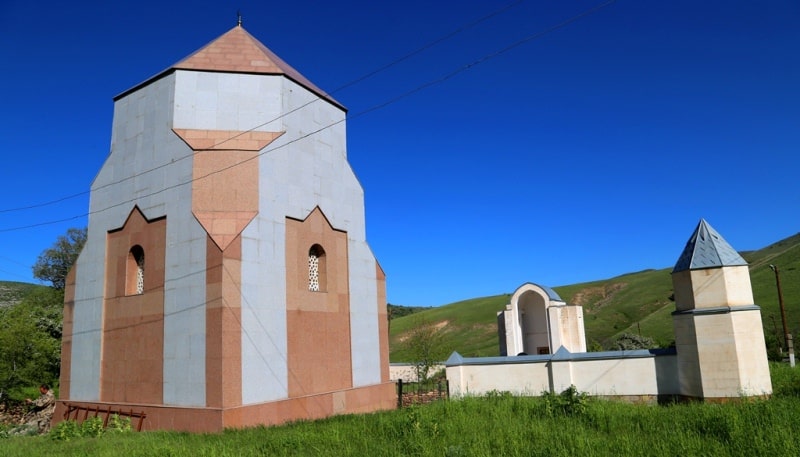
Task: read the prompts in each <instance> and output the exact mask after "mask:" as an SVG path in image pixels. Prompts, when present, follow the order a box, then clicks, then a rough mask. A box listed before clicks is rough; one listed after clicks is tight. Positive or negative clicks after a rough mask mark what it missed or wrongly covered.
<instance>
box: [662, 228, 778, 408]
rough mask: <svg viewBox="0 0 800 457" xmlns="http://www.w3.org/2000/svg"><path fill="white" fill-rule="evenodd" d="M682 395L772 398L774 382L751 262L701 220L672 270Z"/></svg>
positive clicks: (673, 314) (674, 316)
mask: <svg viewBox="0 0 800 457" xmlns="http://www.w3.org/2000/svg"><path fill="white" fill-rule="evenodd" d="M672 284H673V287H674V290H675V307H676V310H675V312H673V313H672V316H673V324H674V328H675V344H676V350H677V353H678V382H679V385H680V393H681V395H683V396H685V397H689V398H704V399H711V400H713V399H724V398H728V397H739V396H753V395H769V394H771V393H772V384H771V379H770V374H769V366H768V363H767V350H766V345H765V343H764V330H763V327H762V324H761V308H760V307H758V306H756V305H755V304H753V291H752V288H751V285H750V272H749V268H748V265H747V262H746V261H745V260H744V259H743V258H742V256H740V255H739V253H738V252H736V250H735V249H733V248H732V247H731V246H730V245H729V244H728V243H727V242H726V241H725V240H724V239H723V238H722V236H720V234H719V233H717V232H716V231H715V230H714V229H713V228H712V227H711V226H710V225H709V224H708V223H707V222H706V221H705V220H701V221H700V223H699V224H698V225H697V228H696V229H695V231H694V233H693V234H692V236H691V238H689V241H688V242H687V243H686V247H685V248H684V250H683V253H682V254H681V256H680V258H679V259H678V263H677V264H676V265H675V268H674V269H673V271H672Z"/></svg>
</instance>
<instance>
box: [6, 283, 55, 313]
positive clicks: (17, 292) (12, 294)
mask: <svg viewBox="0 0 800 457" xmlns="http://www.w3.org/2000/svg"><path fill="white" fill-rule="evenodd" d="M37 287H44V286H40V285H36V284H29V283H26V282H13V281H0V308H2V307H4V306H10V305H16V304H17V303H19V302H20V301H21V300H22V298H23V297H24V296H26V295H28V293H30V292H31V291H32V290H34V289H36V288H37Z"/></svg>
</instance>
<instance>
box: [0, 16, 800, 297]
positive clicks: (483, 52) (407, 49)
mask: <svg viewBox="0 0 800 457" xmlns="http://www.w3.org/2000/svg"><path fill="white" fill-rule="evenodd" d="M317 3H318V2H312V1H305V0H297V1H293V2H263V1H255V0H241V1H240V2H238V3H233V2H211V1H204V0H198V1H194V2H185V3H183V4H181V3H178V2H170V1H159V2H155V1H150V0H144V1H137V2H128V1H115V2H99V1H89V2H79V3H74V2H73V3H64V2H55V1H51V2H48V1H25V2H23V1H16V0H11V1H9V0H4V1H3V2H2V3H0V30H2V31H3V32H2V33H3V36H4V39H3V40H0V66H1V67H0V75H2V76H0V78H1V79H0V81H1V82H2V83H1V84H0V100H2V104H0V106H2V108H0V110H2V111H0V112H2V118H3V122H2V123H0V134H2V138H3V143H4V146H5V147H4V152H3V155H2V156H3V163H4V166H3V167H2V168H0V177H2V181H3V185H4V187H3V189H4V192H2V193H0V243H1V244H2V246H3V251H2V253H1V254H0V280H10V281H25V282H35V280H34V279H33V278H32V276H31V273H30V266H31V265H32V264H33V262H35V260H36V257H37V256H38V254H39V253H40V252H41V251H42V250H44V249H46V248H47V247H48V246H50V245H51V244H52V242H53V241H54V240H55V238H56V237H57V236H58V235H60V234H62V233H64V232H65V231H66V229H67V228H68V227H72V226H84V225H85V224H86V217H85V214H86V212H87V210H88V193H86V192H87V191H88V189H89V186H90V184H91V181H92V179H93V178H94V176H95V174H96V173H97V171H98V170H99V168H100V167H101V165H102V163H103V161H104V160H105V158H106V156H107V154H108V151H109V146H110V135H111V131H110V127H111V121H112V109H113V104H112V97H114V96H115V95H117V94H119V93H120V92H122V91H124V90H126V89H128V88H130V87H132V86H134V85H136V84H138V83H139V82H141V81H144V80H145V79H147V78H149V77H150V76H152V75H154V74H156V73H158V72H159V71H161V70H163V69H164V68H167V67H169V66H170V65H172V64H174V63H176V62H177V61H179V60H181V59H182V58H184V57H185V56H187V55H189V54H190V53H192V52H193V51H195V50H196V49H198V48H200V47H202V46H203V45H205V44H206V43H208V42H209V41H211V40H213V39H215V38H216V37H218V36H219V35H221V34H222V33H224V32H226V31H227V30H228V29H230V28H231V27H233V26H234V25H235V24H236V11H237V9H240V10H241V12H242V15H243V20H244V27H245V28H246V29H247V30H248V31H249V32H250V33H251V34H252V35H253V36H255V37H256V38H257V39H259V40H260V41H261V42H263V43H264V44H265V45H266V46H267V47H269V48H270V49H272V51H274V52H275V53H276V54H278V55H279V56H281V57H282V58H283V59H284V60H286V61H287V62H288V63H289V64H290V65H292V66H293V67H295V68H296V69H297V70H299V71H300V72H301V73H302V74H303V75H305V76H306V77H307V78H308V79H310V80H311V81H313V82H314V83H315V84H316V85H317V86H319V87H321V88H322V89H323V90H327V91H329V92H333V91H336V89H338V88H340V87H341V86H343V85H345V84H347V83H349V82H351V81H354V80H356V79H358V78H360V77H362V76H364V75H367V74H369V73H370V72H371V71H373V70H376V69H378V68H381V67H384V66H386V65H388V64H390V63H393V62H395V61H397V60H398V59H400V58H401V57H403V56H406V55H408V54H409V53H411V52H414V51H416V50H419V49H421V48H423V47H425V46H426V45H428V44H430V43H433V42H435V41H436V40H439V39H441V38H443V37H446V36H448V35H451V34H452V35H451V36H450V37H449V38H448V39H446V40H444V41H441V42H439V43H438V44H436V45H434V46H431V47H428V48H427V49H425V50H424V51H422V52H420V53H418V54H415V55H413V56H412V57H410V58H408V59H406V60H403V61H401V62H398V63H397V64H396V65H393V66H391V67H390V68H388V69H386V70H385V71H382V72H380V73H378V74H376V75H374V76H373V77H371V78H369V79H366V80H364V81H361V82H358V83H356V84H353V85H352V86H349V87H347V88H345V89H343V90H340V91H336V92H335V93H334V94H333V95H334V97H335V98H336V99H337V100H338V101H340V102H341V103H343V104H344V105H345V106H347V107H348V109H349V116H350V120H349V122H348V125H347V129H348V156H349V159H350V163H351V165H352V167H353V169H354V171H355V173H356V175H357V176H358V177H359V179H360V181H361V183H362V185H363V187H364V190H365V199H366V215H367V237H368V240H369V243H370V245H371V247H372V249H373V251H374V253H375V255H376V256H377V258H378V260H379V261H380V263H381V265H382V266H383V268H384V270H385V271H386V273H387V276H388V282H387V288H388V299H389V301H390V302H391V303H395V304H403V305H419V306H431V305H442V304H446V303H450V302H454V301H458V300H462V299H468V298H474V297H479V296H487V295H495V294H500V293H507V292H511V291H513V290H514V289H515V288H516V287H517V286H519V285H520V284H522V283H524V282H527V281H530V282H535V283H538V284H542V285H547V286H552V287H556V286H560V285H566V284H573V283H577V282H584V281H591V280H596V279H603V278H608V277H612V276H616V275H619V274H623V273H628V272H632V271H638V270H642V269H646V268H664V267H668V266H672V265H673V264H674V263H675V261H676V260H677V258H678V256H679V254H680V253H681V251H682V249H683V246H684V244H685V242H686V240H687V239H688V237H689V236H690V235H691V232H692V230H693V229H694V228H695V226H696V224H697V222H698V220H699V219H700V218H701V217H702V218H705V219H706V220H708V222H709V223H710V224H711V225H712V226H713V227H714V228H715V229H716V230H717V231H719V232H720V233H721V234H722V235H723V236H724V237H725V238H726V239H727V240H728V242H730V243H731V245H733V246H734V247H735V248H737V249H739V250H751V249H758V248H762V247H764V246H766V245H768V244H770V243H772V242H774V241H777V240H779V239H782V238H785V237H788V236H791V235H793V234H795V233H797V232H798V231H800V211H799V209H800V186H798V165H800V52H798V50H800V27H798V24H800V4H798V3H797V2H796V1H789V0H786V1H777V0H775V1H764V2H750V1H746V2H745V1H704V2H696V1H672V2H663V1H625V0H621V1H616V2H613V3H611V4H608V5H607V6H603V7H601V8H599V9H597V10H595V11H594V12H592V13H590V14H587V15H585V16H583V17H581V18H579V19H577V20H575V21H573V22H570V23H568V24H566V25H563V26H561V27H556V28H555V30H552V31H549V32H548V33H545V34H542V35H540V36H537V34H539V33H541V32H546V31H548V30H550V29H551V28H553V27H554V26H557V25H558V24H561V23H562V22H564V21H566V20H568V19H570V18H572V17H575V16H577V15H580V14H581V13H584V12H586V11H588V10H591V9H592V8H595V7H597V6H598V5H602V4H603V2H601V1H598V2H591V1H567V2H565V1H514V0H504V1H493V0H492V1H490V0H485V1H462V2H429V1H425V2H423V1H417V0H405V1H403V2H375V1H341V2H326V4H324V5H322V6H320V5H318V4H317ZM492 13H497V14H495V15H493V16H492V17H491V18H488V19H485V20H483V21H480V22H478V23H477V24H475V22H476V21H479V20H480V19H481V18H485V17H486V16H488V15H491V14H492ZM470 24H472V25H470ZM453 32H457V33H453ZM531 37H535V38H531ZM529 38H530V39H529ZM515 44H517V45H516V46H513V45H515ZM509 47H511V48H510V49H508V50H507V51H505V52H502V53H499V54H498V51H501V50H503V49H507V48H509ZM473 63H477V64H476V65H470V64H473ZM459 69H462V71H460V72H458V73H457V74H455V75H454V76H452V77H450V78H448V79H446V80H444V81H442V82H440V83H436V84H432V85H429V86H426V85H427V84H428V83H431V82H435V81H438V80H440V79H442V78H443V77H444V76H446V75H450V74H452V73H453V72H455V71H457V70H459ZM423 86H424V88H423V89H421V90H419V91H416V92H414V93H413V94H411V95H409V96H407V97H404V98H401V99H400V100H398V101H395V102H393V103H390V104H388V105H387V106H385V107H383V108H381V109H379V110H375V111H369V112H366V113H365V111H368V110H369V109H370V108H372V107H374V106H378V105H381V104H383V103H385V102H388V101H391V100H394V99H396V98H397V97H398V96H401V95H402V94H405V93H407V92H409V91H413V90H414V89H417V88H420V87H423ZM75 194H79V195H78V196H77V197H74V198H68V199H65V200H64V201H61V202H59V203H55V204H51V205H46V206H38V207H36V208H31V209H27V210H18V208H20V207H26V206H33V205H40V204H42V203H44V202H49V201H52V200H56V199H59V198H62V197H68V196H71V195H75ZM60 220H63V221H62V222H57V223H51V222H53V221H60ZM39 224H44V225H39ZM28 226H33V227H28ZM21 227H28V228H21Z"/></svg>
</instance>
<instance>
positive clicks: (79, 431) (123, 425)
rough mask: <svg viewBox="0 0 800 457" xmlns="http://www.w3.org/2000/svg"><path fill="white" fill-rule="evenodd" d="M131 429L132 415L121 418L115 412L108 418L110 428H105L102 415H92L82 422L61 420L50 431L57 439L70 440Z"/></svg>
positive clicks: (51, 435)
mask: <svg viewBox="0 0 800 457" xmlns="http://www.w3.org/2000/svg"><path fill="white" fill-rule="evenodd" d="M130 431H131V419H130V417H124V418H121V417H120V416H119V415H118V414H114V415H113V416H111V417H110V418H109V419H108V428H107V429H104V428H103V418H102V417H99V416H98V417H90V418H88V419H86V420H84V421H83V422H81V423H80V424H79V423H78V422H76V421H74V420H67V421H61V422H59V423H58V425H56V427H55V428H54V429H53V430H52V431H50V437H51V438H52V439H54V440H56V441H69V440H71V439H75V438H96V437H100V436H103V435H104V434H106V433H125V432H130Z"/></svg>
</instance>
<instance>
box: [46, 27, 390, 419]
mask: <svg viewBox="0 0 800 457" xmlns="http://www.w3.org/2000/svg"><path fill="white" fill-rule="evenodd" d="M345 120H346V109H345V108H344V107H343V106H342V105H341V104H340V103H338V102H337V101H336V100H334V99H333V98H331V97H330V96H329V95H328V94H326V93H325V92H323V91H322V90H321V89H319V88H318V87H317V86H315V85H314V84H313V83H311V82H310V81H309V80H307V79H306V78H305V77H303V76H302V75H301V74H300V73H299V72H298V71H296V70H295V69H294V68H292V67H291V66H289V65H288V64H287V63H286V62H284V61H283V60H281V59H280V58H279V57H278V56H276V55H275V54H274V53H272V52H271V51H270V50H269V49H268V48H266V47H265V46H264V45H263V44H261V43H260V42H259V41H258V40H256V39H255V38H254V37H253V36H251V35H250V34H249V33H247V32H246V31H245V30H244V28H242V27H241V26H237V27H235V28H233V29H231V30H229V31H228V32H226V33H225V34H223V35H222V36H220V37H219V38H217V39H216V40H214V41H212V42H211V43H209V44H208V45H206V46H204V47H203V48H201V49H199V50H198V51H196V52H195V53H193V54H191V55H190V56H189V57H187V58H185V59H183V60H182V61H180V62H178V63H177V64H175V65H173V66H171V67H170V68H168V69H166V70H164V71H163V72H161V73H159V74H158V75H156V76H154V77H152V78H150V79H148V80H146V81H144V82H143V83H141V84H139V85H137V86H136V87H134V88H132V89H130V90H128V91H126V92H123V93H122V94H120V95H118V96H117V97H116V98H115V99H114V121H113V126H112V132H111V152H110V154H109V156H108V158H107V159H106V162H105V163H104V165H103V167H102V168H101V169H100V171H99V173H98V174H97V177H96V179H95V181H94V182H93V183H92V189H91V201H90V216H89V227H88V238H87V241H86V245H85V247H84V249H83V252H81V255H80V257H79V258H78V260H77V262H76V263H75V267H74V268H73V270H72V272H71V273H70V275H69V277H68V283H67V287H66V291H65V308H64V332H63V341H62V372H61V385H60V399H59V402H58V406H57V407H58V410H57V411H58V412H57V413H56V416H55V417H56V419H59V418H61V417H63V412H64V411H68V410H69V408H83V409H84V410H86V409H93V410H95V411H96V410H102V411H140V412H142V413H143V414H146V416H147V419H146V421H145V422H144V429H146V430H153V429H174V430H188V431H220V430H222V429H224V428H226V427H242V426H250V425H256V424H277V423H281V422H286V421H290V420H298V419H309V418H317V417H324V416H329V415H332V414H338V413H355V412H364V411H374V410H379V409H388V408H393V407H394V405H395V394H394V384H393V383H392V382H391V381H390V380H389V360H388V356H389V347H388V332H387V328H388V321H387V315H386V293H385V276H384V274H383V271H382V269H381V267H380V265H379V264H378V263H377V261H376V259H375V257H374V256H373V254H372V251H371V249H370V247H369V245H368V244H367V241H366V227H365V215H364V193H363V189H362V188H361V185H360V184H359V182H358V179H357V178H356V176H355V174H354V173H353V171H352V169H351V167H350V164H349V163H348V160H347V148H346V132H345ZM84 417H85V416H84Z"/></svg>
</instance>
